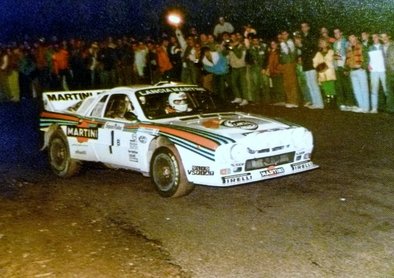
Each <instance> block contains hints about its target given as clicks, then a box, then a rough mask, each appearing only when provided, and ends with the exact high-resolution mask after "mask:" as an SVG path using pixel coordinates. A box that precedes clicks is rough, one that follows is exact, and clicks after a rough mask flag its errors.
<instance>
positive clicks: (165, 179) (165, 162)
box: [150, 146, 194, 198]
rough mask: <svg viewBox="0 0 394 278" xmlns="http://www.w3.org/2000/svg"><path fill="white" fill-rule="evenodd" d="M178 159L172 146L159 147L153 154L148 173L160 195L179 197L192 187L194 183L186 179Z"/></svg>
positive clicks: (187, 192) (188, 191)
mask: <svg viewBox="0 0 394 278" xmlns="http://www.w3.org/2000/svg"><path fill="white" fill-rule="evenodd" d="M180 161H181V160H180V157H179V154H178V152H177V150H176V149H175V148H174V147H172V146H168V147H161V148H159V149H157V150H156V151H155V153H154V154H153V156H152V160H151V166H150V174H151V178H152V181H153V183H154V185H155V187H156V189H157V191H158V192H159V194H160V195H161V196H163V197H173V198H175V197H181V196H185V195H187V194H189V193H190V192H191V191H192V190H193V189H194V185H193V184H192V183H190V182H189V181H188V180H187V177H186V174H185V170H184V169H183V166H182V165H181V164H180Z"/></svg>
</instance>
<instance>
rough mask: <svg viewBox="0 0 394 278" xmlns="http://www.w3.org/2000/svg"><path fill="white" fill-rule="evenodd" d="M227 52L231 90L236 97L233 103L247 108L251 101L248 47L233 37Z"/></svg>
mask: <svg viewBox="0 0 394 278" xmlns="http://www.w3.org/2000/svg"><path fill="white" fill-rule="evenodd" d="M226 52H227V54H228V55H227V57H228V61H229V65H230V66H231V73H230V88H231V90H232V93H233V95H234V97H235V98H234V100H233V101H231V103H236V104H239V106H245V105H247V104H249V101H250V100H251V99H247V98H248V96H247V95H246V61H245V56H246V47H245V45H244V44H243V42H242V41H241V40H240V39H239V38H238V37H237V36H236V35H232V36H231V42H230V45H229V46H228V48H227V51H226Z"/></svg>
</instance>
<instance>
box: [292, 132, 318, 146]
mask: <svg viewBox="0 0 394 278" xmlns="http://www.w3.org/2000/svg"><path fill="white" fill-rule="evenodd" d="M292 138H293V144H294V147H295V148H296V149H304V148H310V147H312V145H313V137H312V133H311V132H310V131H308V130H306V129H305V128H297V129H295V130H294V131H293V132H292Z"/></svg>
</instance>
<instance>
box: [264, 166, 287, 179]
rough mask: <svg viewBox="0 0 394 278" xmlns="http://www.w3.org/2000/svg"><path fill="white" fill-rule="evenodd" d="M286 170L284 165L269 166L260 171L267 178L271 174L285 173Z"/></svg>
mask: <svg viewBox="0 0 394 278" xmlns="http://www.w3.org/2000/svg"><path fill="white" fill-rule="evenodd" d="M284 172H285V169H284V168H283V167H278V168H275V167H269V168H268V169H266V170H263V171H260V175H261V177H263V178H265V177H271V176H276V175H280V174H283V173H284Z"/></svg>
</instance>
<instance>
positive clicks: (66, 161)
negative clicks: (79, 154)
mask: <svg viewBox="0 0 394 278" xmlns="http://www.w3.org/2000/svg"><path fill="white" fill-rule="evenodd" d="M48 159H49V164H50V165H51V168H52V171H53V172H54V173H55V174H56V175H58V176H59V177H62V178H68V177H71V176H73V175H76V174H77V173H78V172H79V169H80V166H81V163H80V162H79V161H78V160H75V159H72V158H71V157H70V150H69V147H68V143H67V139H66V137H65V136H64V134H63V132H61V131H60V130H58V131H55V132H54V134H53V135H52V136H51V139H50V140H49V146H48Z"/></svg>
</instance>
